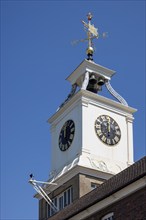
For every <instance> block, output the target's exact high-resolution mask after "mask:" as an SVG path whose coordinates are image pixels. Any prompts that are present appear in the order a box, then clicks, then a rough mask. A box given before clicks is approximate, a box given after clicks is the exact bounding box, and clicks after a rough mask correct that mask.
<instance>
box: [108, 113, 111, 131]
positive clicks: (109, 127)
mask: <svg viewBox="0 0 146 220" xmlns="http://www.w3.org/2000/svg"><path fill="white" fill-rule="evenodd" d="M110 131H111V126H110V117H109V118H108V132H109V133H110Z"/></svg>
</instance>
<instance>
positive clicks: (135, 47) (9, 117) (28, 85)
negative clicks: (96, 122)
mask: <svg viewBox="0 0 146 220" xmlns="http://www.w3.org/2000/svg"><path fill="white" fill-rule="evenodd" d="M145 3H146V2H145V1H142V0H141V1H138V0H137V1H132V0H129V1H91V0H89V1H85V0H82V1H79V0H78V1H69V0H68V1H49V0H48V1H47V0H46V1H43V0H40V1H39V0H38V1H33V0H32V1H27V0H24V1H21V0H20V1H13V0H11V1H8V0H4V1H1V62H2V66H1V90H2V92H1V115H2V117H1V133H2V135H1V137H2V139H1V169H2V170H1V171H2V175H1V182H2V184H1V196H2V204H1V206H2V207H1V212H2V213H1V219H2V220H8V219H13V220H21V219H23V220H32V219H37V217H38V203H37V200H36V199H34V198H33V195H34V193H35V192H34V190H33V188H32V187H31V186H30V185H29V184H28V179H29V174H30V173H31V172H32V173H34V174H35V177H36V179H38V180H47V179H48V176H49V167H50V157H51V155H50V144H51V141H50V133H49V124H47V122H46V121H47V119H48V118H49V117H50V116H51V115H52V114H53V113H54V112H55V111H56V109H57V108H58V106H59V105H60V104H61V103H62V102H63V101H64V99H65V98H66V96H67V95H68V93H69V91H70V85H69V83H68V82H67V81H65V78H66V77H67V76H68V75H69V74H70V73H71V72H72V71H73V70H74V69H75V68H76V67H77V66H78V64H79V63H80V62H81V61H82V60H83V59H84V58H86V54H85V50H86V46H87V45H86V43H80V44H77V45H76V46H72V45H71V41H73V40H76V39H82V38H84V37H85V36H86V35H85V32H84V30H83V25H82V23H81V20H82V19H83V20H86V14H87V13H88V12H89V11H91V12H92V13H93V15H94V19H93V22H94V24H95V26H96V27H98V28H99V31H101V32H103V31H106V32H108V37H107V38H106V39H99V40H97V41H95V46H96V54H95V55H94V61H95V62H96V63H98V64H100V65H102V66H105V67H107V68H109V69H113V70H115V71H116V72H117V73H116V75H114V77H113V79H112V81H111V84H112V86H113V87H114V89H115V90H116V91H118V92H119V93H120V94H121V95H122V96H123V97H124V98H125V99H126V101H127V102H128V104H129V105H130V106H131V107H134V108H137V109H138V111H137V113H135V115H134V117H135V120H134V153H135V161H136V160H138V159H140V158H141V157H143V156H144V155H145V131H146V129H145V113H146V109H145V106H146V105H145V104H146V103H145V102H146V100H145V95H146V93H145V92H146V91H145V83H146V81H145V72H146V68H145V60H146V57H145V51H146V48H145V46H146V45H145V43H146V41H145V39H146V36H145V27H146V23H145V20H146V13H145ZM103 92H104V91H103ZM101 95H102V94H101Z"/></svg>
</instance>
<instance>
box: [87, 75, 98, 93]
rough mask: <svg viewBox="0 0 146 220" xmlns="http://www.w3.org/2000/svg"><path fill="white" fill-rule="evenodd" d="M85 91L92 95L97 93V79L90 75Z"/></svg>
mask: <svg viewBox="0 0 146 220" xmlns="http://www.w3.org/2000/svg"><path fill="white" fill-rule="evenodd" d="M87 90H88V91H90V92H93V93H97V79H96V77H95V75H94V74H92V75H91V76H90V78H89V84H88V86H87Z"/></svg>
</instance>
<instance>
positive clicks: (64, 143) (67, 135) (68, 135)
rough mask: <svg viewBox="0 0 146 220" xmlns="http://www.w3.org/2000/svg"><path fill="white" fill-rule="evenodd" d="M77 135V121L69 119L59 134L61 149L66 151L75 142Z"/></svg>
mask: <svg viewBox="0 0 146 220" xmlns="http://www.w3.org/2000/svg"><path fill="white" fill-rule="evenodd" d="M74 135H75V123H74V122H73V121H72V120H68V121H66V122H65V123H64V125H63V127H62V129H61V131H60V134H59V148H60V150H61V151H66V150H67V149H68V148H69V147H70V145H71V144H72V142H73V139H74Z"/></svg>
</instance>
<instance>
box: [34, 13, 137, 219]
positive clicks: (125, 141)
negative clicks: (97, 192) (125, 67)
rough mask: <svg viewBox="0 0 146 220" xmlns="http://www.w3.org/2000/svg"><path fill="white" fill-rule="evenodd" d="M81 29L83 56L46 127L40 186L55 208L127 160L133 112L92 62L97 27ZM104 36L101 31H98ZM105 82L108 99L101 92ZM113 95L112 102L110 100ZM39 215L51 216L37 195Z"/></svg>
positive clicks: (108, 72)
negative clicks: (44, 175) (45, 165)
mask: <svg viewBox="0 0 146 220" xmlns="http://www.w3.org/2000/svg"><path fill="white" fill-rule="evenodd" d="M87 18H88V23H86V22H84V21H82V23H83V25H84V27H85V28H86V30H87V39H85V40H87V42H88V47H87V50H86V53H87V59H84V60H83V61H82V62H81V63H80V64H79V66H78V67H77V68H76V69H75V70H74V71H73V72H72V73H71V74H70V75H69V76H68V77H67V81H68V82H69V83H70V84H71V92H70V94H69V95H68V96H67V98H66V99H65V101H64V102H63V103H62V104H61V105H60V106H59V108H58V109H57V111H56V112H55V114H54V115H52V116H51V117H50V118H49V119H48V122H49V124H50V128H51V129H50V130H51V158H52V160H51V173H50V177H49V182H51V183H53V182H55V183H57V185H50V186H49V187H47V186H45V190H46V192H47V193H48V195H49V196H50V198H51V199H52V201H53V202H54V204H55V205H56V207H57V208H58V210H61V209H63V208H64V207H65V206H67V205H69V204H70V203H72V202H73V201H74V200H76V199H78V198H80V197H81V196H83V195H84V194H86V193H88V192H89V191H91V190H92V189H93V188H95V187H97V186H98V185H99V184H102V183H103V182H104V181H106V180H107V179H109V178H110V177H111V176H113V175H114V174H117V173H119V172H120V171H122V170H123V169H125V168H127V167H128V166H129V165H131V164H132V163H133V119H134V118H133V113H134V112H135V111H136V109H134V108H132V107H130V106H128V104H127V102H126V101H125V100H124V98H122V97H121V96H120V95H119V94H118V93H117V92H116V91H115V90H114V89H113V88H112V86H111V83H110V82H111V80H112V77H113V76H114V74H115V71H113V70H111V69H108V68H106V67H103V66H101V65H99V64H97V63H95V62H94V61H93V54H94V48H93V40H94V39H98V38H99V36H100V35H99V32H98V29H97V28H95V27H94V25H93V24H91V19H92V14H91V13H89V14H88V16H87ZM103 35H105V34H103ZM103 86H105V87H106V89H107V90H108V92H109V93H111V99H109V98H106V97H104V96H102V87H103ZM112 97H114V100H113V98H112ZM36 197H37V198H39V200H40V219H43V218H49V217H50V216H52V215H53V214H54V211H53V210H52V209H51V207H48V206H47V205H46V203H45V201H44V200H43V199H41V197H40V196H39V195H36Z"/></svg>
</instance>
